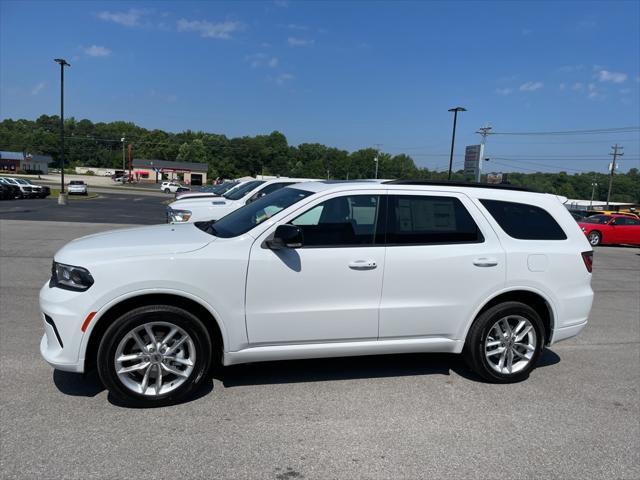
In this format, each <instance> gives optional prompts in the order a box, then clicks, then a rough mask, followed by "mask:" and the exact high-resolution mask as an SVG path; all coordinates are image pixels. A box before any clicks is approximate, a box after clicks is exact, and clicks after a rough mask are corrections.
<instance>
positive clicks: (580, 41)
mask: <svg viewBox="0 0 640 480" xmlns="http://www.w3.org/2000/svg"><path fill="white" fill-rule="evenodd" d="M60 56H61V57H64V58H66V59H67V60H68V61H69V62H70V63H71V64H72V67H71V68H70V69H69V70H68V71H67V74H66V77H65V85H66V102H65V113H66V115H67V116H74V117H76V118H78V119H80V118H89V119H91V120H93V121H111V120H128V121H133V122H135V123H137V124H139V125H141V126H143V127H146V128H161V129H165V130H170V131H180V130H185V129H193V130H205V131H209V132H215V133H224V134H226V135H228V136H242V135H255V134H261V133H269V132H271V131H273V130H279V131H281V132H283V133H284V134H285V135H286V136H287V138H288V139H289V142H290V143H291V144H299V143H303V142H321V143H324V144H327V145H331V146H336V147H339V148H344V149H347V150H355V149H358V148H363V147H370V146H373V145H374V144H382V147H381V148H382V149H383V150H385V151H388V152H393V153H397V152H406V153H408V154H410V155H412V156H413V158H414V159H415V160H416V163H417V164H419V165H423V166H429V167H431V168H434V167H435V168H444V167H445V166H446V164H447V161H448V151H449V144H450V138H451V120H452V118H451V114H450V113H449V112H447V109H448V108H451V107H453V106H457V105H461V106H464V107H466V108H467V109H468V111H467V112H465V113H462V114H461V115H460V116H459V118H458V131H457V140H456V154H457V156H456V166H460V165H461V162H462V158H461V157H462V154H463V150H464V145H468V144H473V143H478V135H476V134H475V133H474V132H475V131H476V130H477V129H478V128H479V127H481V126H483V125H484V124H486V123H489V124H491V125H492V127H493V129H494V131H496V132H522V131H525V132H531V131H535V132H539V131H565V130H581V129H596V128H598V129H600V128H615V127H628V126H639V125H640V94H639V93H640V2H637V1H629V2H621V1H617V2H616V1H609V2H577V1H576V2H522V1H517V2H479V1H477V2H455V1H452V2H427V1H424V2H402V3H400V2H375V3H374V2H365V1H358V2H337V1H332V2H294V1H284V0H282V1H279V0H278V1H268V2H267V1H265V2H228V3H224V2H79V1H78V2H55V1H47V2H28V1H23V2H10V1H2V2H0V117H1V118H30V119H34V118H37V117H38V116H39V115H40V114H43V113H46V114H55V113H58V109H59V69H58V68H57V65H56V64H54V63H53V60H52V59H53V58H55V57H60ZM615 142H618V143H620V144H622V145H624V147H625V157H623V158H622V170H626V169H628V168H631V167H634V166H636V167H637V166H640V133H638V131H635V132H630V133H629V132H626V133H616V134H599V135H576V136H559V137H531V136H528V137H520V136H497V135H496V136H492V137H490V138H489V141H488V147H487V156H489V157H492V160H491V161H490V162H489V163H491V167H489V170H504V171H512V170H522V171H529V170H541V171H558V170H561V169H563V170H567V171H569V172H572V171H579V170H596V171H602V172H605V171H606V169H607V164H608V159H609V158H610V157H609V156H608V155H607V153H608V152H609V151H610V146H611V145H613V143H615Z"/></svg>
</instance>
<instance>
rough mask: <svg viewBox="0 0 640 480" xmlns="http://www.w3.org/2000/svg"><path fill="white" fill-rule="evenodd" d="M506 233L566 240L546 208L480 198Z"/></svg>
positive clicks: (517, 235) (525, 238) (511, 235)
mask: <svg viewBox="0 0 640 480" xmlns="http://www.w3.org/2000/svg"><path fill="white" fill-rule="evenodd" d="M480 203H482V205H483V206H484V208H486V209H487V210H488V211H489V213H490V214H491V216H492V217H493V218H494V219H495V221H496V222H498V225H500V228H502V230H504V231H505V233H506V234H507V235H509V236H510V237H513V238H517V239H519V240H566V239H567V235H566V234H565V233H564V231H563V230H562V228H561V227H560V225H558V222H556V221H555V219H554V218H553V217H552V216H551V215H550V214H549V212H547V211H546V210H544V209H542V208H540V207H536V206H534V205H529V204H526V203H517V202H504V201H501V200H480Z"/></svg>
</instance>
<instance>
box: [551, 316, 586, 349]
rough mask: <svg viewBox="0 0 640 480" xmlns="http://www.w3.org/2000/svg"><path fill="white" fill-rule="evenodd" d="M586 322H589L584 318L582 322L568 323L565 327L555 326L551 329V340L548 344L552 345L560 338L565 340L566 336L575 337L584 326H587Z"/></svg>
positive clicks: (559, 340)
mask: <svg viewBox="0 0 640 480" xmlns="http://www.w3.org/2000/svg"><path fill="white" fill-rule="evenodd" d="M587 323H589V322H587V320H585V321H584V322H581V323H577V324H575V325H569V326H567V327H562V328H556V329H555V330H554V331H553V336H552V337H551V342H549V345H553V344H554V343H558V342H561V341H562V340H566V339H568V338H571V337H575V336H576V335H578V334H579V333H580V332H581V331H582V330H584V327H586V326H587Z"/></svg>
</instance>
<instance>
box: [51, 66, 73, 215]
mask: <svg viewBox="0 0 640 480" xmlns="http://www.w3.org/2000/svg"><path fill="white" fill-rule="evenodd" d="M53 61H54V62H56V63H58V64H59V65H60V167H61V168H60V195H59V196H58V204H59V205H66V204H67V197H66V195H65V194H64V67H70V66H71V65H70V64H69V63H67V61H66V60H65V59H64V58H54V59H53Z"/></svg>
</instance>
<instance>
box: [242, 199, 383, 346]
mask: <svg viewBox="0 0 640 480" xmlns="http://www.w3.org/2000/svg"><path fill="white" fill-rule="evenodd" d="M326 198H327V199H325V200H322V199H320V200H318V201H316V202H315V203H314V204H312V205H310V206H309V207H308V208H306V209H305V211H304V212H301V213H300V214H293V215H291V216H290V217H288V218H285V219H283V222H281V223H291V224H293V225H297V226H299V227H300V228H301V229H302V231H303V233H304V244H303V247H302V248H297V249H289V248H285V249H282V250H270V249H268V248H266V247H265V246H264V243H263V241H264V239H265V238H266V237H268V236H269V235H270V234H272V233H273V230H275V227H276V225H274V226H273V228H272V229H270V230H268V231H267V232H265V233H264V234H263V235H262V236H261V237H260V238H258V240H257V241H256V242H255V243H254V244H253V247H252V249H251V255H250V259H249V271H248V276H247V293H246V320H247V333H248V336H249V343H251V344H276V343H305V342H307V343H308V342H325V341H341V340H356V339H368V340H372V339H376V338H377V336H378V305H379V302H380V292H381V288H382V274H383V270H384V252H385V249H384V246H378V245H376V243H375V238H376V227H377V223H378V216H379V205H380V196H379V195H378V194H373V193H372V194H368V193H362V194H358V195H344V194H343V195H342V196H341V195H335V194H334V195H333V196H332V197H326Z"/></svg>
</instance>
